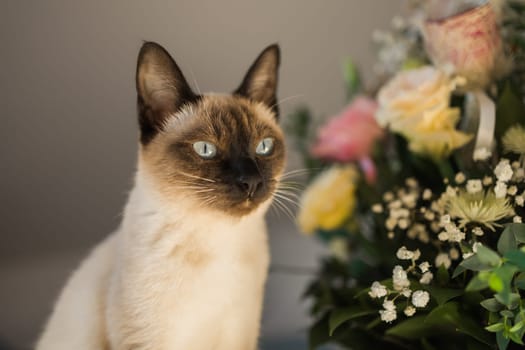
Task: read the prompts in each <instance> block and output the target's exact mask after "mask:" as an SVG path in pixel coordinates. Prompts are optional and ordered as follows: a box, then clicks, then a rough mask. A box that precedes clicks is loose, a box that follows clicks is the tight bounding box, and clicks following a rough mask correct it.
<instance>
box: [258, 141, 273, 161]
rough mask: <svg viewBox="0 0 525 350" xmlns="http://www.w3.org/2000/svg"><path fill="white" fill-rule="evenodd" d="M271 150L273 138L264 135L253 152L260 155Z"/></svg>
mask: <svg viewBox="0 0 525 350" xmlns="http://www.w3.org/2000/svg"><path fill="white" fill-rule="evenodd" d="M272 150H273V138H271V137H266V138H264V139H262V141H261V142H259V144H258V145H257V147H256V148H255V153H256V154H258V155H260V156H267V155H269V154H270V153H271V152H272Z"/></svg>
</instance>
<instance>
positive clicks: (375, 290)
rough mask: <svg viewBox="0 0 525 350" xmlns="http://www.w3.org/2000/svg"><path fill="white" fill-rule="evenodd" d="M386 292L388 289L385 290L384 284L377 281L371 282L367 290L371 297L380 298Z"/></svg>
mask: <svg viewBox="0 0 525 350" xmlns="http://www.w3.org/2000/svg"><path fill="white" fill-rule="evenodd" d="M387 294H388V291H387V290H386V286H384V285H382V284H381V283H379V282H378V281H375V282H374V283H372V287H370V291H369V292H368V295H370V297H371V298H382V297H384V296H386V295H387Z"/></svg>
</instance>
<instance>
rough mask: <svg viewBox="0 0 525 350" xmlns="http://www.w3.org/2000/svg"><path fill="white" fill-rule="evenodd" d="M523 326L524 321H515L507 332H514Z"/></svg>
mask: <svg viewBox="0 0 525 350" xmlns="http://www.w3.org/2000/svg"><path fill="white" fill-rule="evenodd" d="M523 326H525V323H523V321H522V322H517V323H516V324H514V326H512V328H511V329H509V332H511V333H516V332H518V331H519V330H520V329H522V328H523Z"/></svg>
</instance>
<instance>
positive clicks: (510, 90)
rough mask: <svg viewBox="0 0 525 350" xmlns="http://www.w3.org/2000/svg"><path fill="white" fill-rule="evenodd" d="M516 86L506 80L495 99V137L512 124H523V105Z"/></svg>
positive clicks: (524, 111)
mask: <svg viewBox="0 0 525 350" xmlns="http://www.w3.org/2000/svg"><path fill="white" fill-rule="evenodd" d="M516 90H518V89H517V88H516V87H514V86H513V85H512V83H511V82H510V81H507V82H506V84H505V86H504V87H503V91H502V93H501V94H500V96H499V98H498V100H497V101H496V139H498V140H499V139H500V138H501V137H502V136H503V134H504V133H505V131H507V129H508V128H509V127H510V126H512V125H514V124H518V123H520V124H523V120H522V118H523V116H525V107H524V105H523V100H522V99H521V97H520V94H519V93H518V92H517V91H516Z"/></svg>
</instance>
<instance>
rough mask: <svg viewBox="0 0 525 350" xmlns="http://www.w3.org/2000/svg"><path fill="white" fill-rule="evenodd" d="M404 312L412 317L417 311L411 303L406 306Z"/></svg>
mask: <svg viewBox="0 0 525 350" xmlns="http://www.w3.org/2000/svg"><path fill="white" fill-rule="evenodd" d="M403 312H404V313H405V315H406V316H408V317H411V316H414V314H415V313H416V308H415V307H413V306H412V305H409V306H407V307H406V308H405V310H404V311H403Z"/></svg>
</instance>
